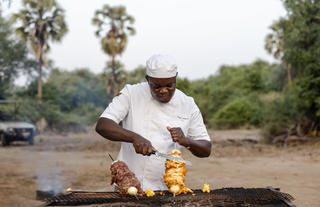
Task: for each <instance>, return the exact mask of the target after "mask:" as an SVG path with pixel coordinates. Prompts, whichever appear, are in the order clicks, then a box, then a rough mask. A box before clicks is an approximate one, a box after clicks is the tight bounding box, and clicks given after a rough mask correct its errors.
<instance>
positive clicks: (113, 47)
mask: <svg viewBox="0 0 320 207" xmlns="http://www.w3.org/2000/svg"><path fill="white" fill-rule="evenodd" d="M133 23H134V18H133V17H132V16H131V15H129V14H127V12H126V7H124V6H114V7H112V6H109V5H107V4H106V5H104V6H103V8H102V9H100V10H97V11H96V12H95V16H94V18H93V19H92V24H94V25H97V27H98V29H97V31H96V33H95V34H96V36H97V37H101V46H102V49H103V51H104V52H105V53H106V54H107V55H108V56H110V57H111V61H110V62H109V63H107V68H110V69H111V72H110V76H109V80H108V86H107V93H108V94H109V95H110V96H112V97H113V96H114V95H116V93H117V88H116V85H118V86H119V85H121V83H122V81H123V80H125V77H124V76H123V77H121V76H120V75H122V74H123V71H121V69H122V66H123V65H122V64H121V63H120V62H119V61H116V59H115V58H116V56H119V55H121V54H122V53H123V52H124V51H125V48H126V46H127V44H128V35H134V34H135V29H134V28H133V27H132V25H133ZM102 33H104V34H102ZM118 90H119V88H118Z"/></svg>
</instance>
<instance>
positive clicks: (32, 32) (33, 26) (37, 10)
mask: <svg viewBox="0 0 320 207" xmlns="http://www.w3.org/2000/svg"><path fill="white" fill-rule="evenodd" d="M23 5H24V9H22V10H20V12H19V13H16V14H14V15H13V16H12V20H13V21H15V22H21V23H22V25H21V26H20V27H18V28H17V29H16V33H17V34H18V35H20V36H21V37H22V38H23V39H24V40H25V42H26V43H27V42H29V43H30V46H31V48H32V50H33V52H34V53H35V55H36V57H37V60H38V63H39V64H38V86H37V100H38V104H41V103H42V66H43V64H45V65H46V64H47V61H46V53H47V52H48V51H49V50H50V47H49V40H52V41H61V39H62V37H63V36H64V35H65V33H66V32H67V26H66V23H65V21H64V10H63V9H62V8H60V7H59V6H58V4H57V3H56V1H55V0H23Z"/></svg>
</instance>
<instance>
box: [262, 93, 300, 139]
mask: <svg viewBox="0 0 320 207" xmlns="http://www.w3.org/2000/svg"><path fill="white" fill-rule="evenodd" d="M264 105H265V106H264V111H263V117H264V118H263V123H264V125H263V127H262V135H263V137H264V140H265V142H267V143H271V142H272V141H273V138H274V137H277V136H279V135H283V134H286V133H288V129H289V128H290V126H291V125H293V124H294V123H296V122H297V121H298V119H299V112H298V109H297V105H298V95H297V92H296V89H295V88H294V87H292V88H291V89H290V90H288V91H286V92H285V93H284V94H283V95H282V96H280V97H278V98H276V99H274V100H272V101H271V102H269V103H265V104H264Z"/></svg>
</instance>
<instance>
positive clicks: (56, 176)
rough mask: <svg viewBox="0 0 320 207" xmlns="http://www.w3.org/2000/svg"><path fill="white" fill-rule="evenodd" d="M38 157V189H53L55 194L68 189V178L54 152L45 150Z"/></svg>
mask: <svg viewBox="0 0 320 207" xmlns="http://www.w3.org/2000/svg"><path fill="white" fill-rule="evenodd" d="M41 155H42V156H40V157H39V159H37V165H36V166H37V168H36V178H37V185H38V190H42V191H51V192H53V193H54V194H58V193H61V192H62V191H63V190H64V189H66V186H65V184H66V180H65V178H64V177H63V175H62V167H61V165H59V164H58V163H57V160H58V159H57V158H55V155H54V152H43V153H41Z"/></svg>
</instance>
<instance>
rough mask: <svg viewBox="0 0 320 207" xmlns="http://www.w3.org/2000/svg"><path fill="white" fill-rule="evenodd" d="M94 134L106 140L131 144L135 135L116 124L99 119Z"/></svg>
mask: <svg viewBox="0 0 320 207" xmlns="http://www.w3.org/2000/svg"><path fill="white" fill-rule="evenodd" d="M96 132H97V133H98V134H100V135H101V136H103V137H104V138H106V139H109V140H111V141H118V142H131V143H132V142H133V138H134V137H135V136H137V134H136V133H134V132H132V131H129V130H126V129H124V128H122V127H121V126H119V125H118V124H117V123H116V122H114V121H113V120H111V119H108V118H100V119H99V120H98V123H97V126H96Z"/></svg>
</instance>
